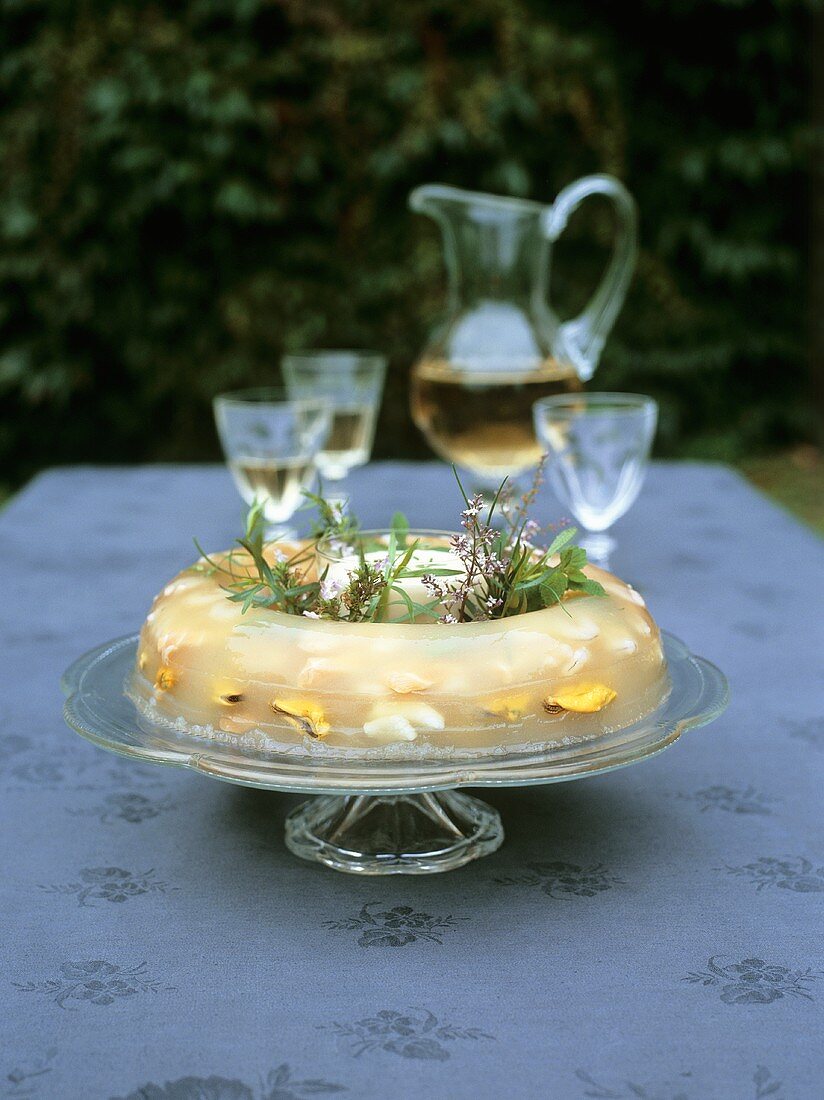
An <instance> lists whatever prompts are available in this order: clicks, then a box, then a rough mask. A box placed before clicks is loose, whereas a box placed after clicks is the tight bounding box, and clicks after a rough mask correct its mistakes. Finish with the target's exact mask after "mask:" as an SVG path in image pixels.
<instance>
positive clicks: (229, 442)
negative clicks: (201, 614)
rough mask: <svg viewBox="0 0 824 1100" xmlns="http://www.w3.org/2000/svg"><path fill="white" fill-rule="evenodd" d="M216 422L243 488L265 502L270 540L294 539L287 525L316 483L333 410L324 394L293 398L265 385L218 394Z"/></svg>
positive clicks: (249, 496) (246, 494)
mask: <svg viewBox="0 0 824 1100" xmlns="http://www.w3.org/2000/svg"><path fill="white" fill-rule="evenodd" d="M214 411H215V421H216V423H217V431H218V435H219V436H220V442H221V445H222V447H223V451H224V454H225V455H226V461H227V462H228V465H229V470H230V471H231V473H232V477H233V478H234V480H235V484H236V485H237V488H238V492H239V493H240V495H241V496H242V497H243V499H244V500H245V501H246V503H247V504H249V505H251V504H253V503H254V502H255V500H261V501H262V502H263V515H264V518H265V520H266V522H267V524H268V525H269V526H268V527H267V531H266V537H267V538H268V539H288V538H294V537H295V532H294V531H293V530H292V528H290V527H287V526H285V521H286V520H289V519H291V517H292V516H293V515H294V513H295V511H296V510H297V508H298V506H299V505H300V504H301V501H302V497H303V491H304V489H309V488H310V487H311V486H312V484H313V483H314V479H315V476H316V472H317V467H316V462H317V457H318V453H319V451H320V449H321V447H323V446H324V444H325V443H326V439H327V437H328V435H329V428H330V424H331V411H330V409H329V405H328V403H327V402H326V401H325V400H323V399H322V398H317V397H314V398H311V399H309V398H306V399H302V400H293V399H291V398H290V397H289V395H288V394H287V393H286V391H285V390H283V389H280V388H277V387H266V388H261V389H253V390H238V391H236V392H234V393H223V394H220V395H219V396H217V397H216V398H215V399H214Z"/></svg>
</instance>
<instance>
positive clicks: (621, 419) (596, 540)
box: [533, 393, 658, 569]
mask: <svg viewBox="0 0 824 1100" xmlns="http://www.w3.org/2000/svg"><path fill="white" fill-rule="evenodd" d="M533 416H534V419H535V431H536V434H537V436H538V438H539V439H540V440H541V441H542V442H543V443H544V445H545V446H546V448H547V450H548V452H549V459H550V461H549V464H548V475H549V478H550V482H551V484H552V487H553V489H554V490H555V492H556V494H557V495H558V497H559V498H560V499H561V500H562V501H563V502H564V504H565V505H566V506H567V507H568V508H569V509H570V511H571V512H572V514H573V515H574V516H575V518H576V519H577V520H578V522H579V523H580V524H581V526H582V527H583V528H584V530H585V532H586V534H585V535H584V537H583V538H582V539H581V540H580V542H581V545H582V546H583V547H584V549H585V550H586V551H587V556H588V557H589V559H590V560H591V561H592V562H594V564H595V565H600V566H601V567H602V568H604V569H609V557H610V554H611V553H612V551H613V550H614V549H615V540H614V539H613V538H611V537H610V536H609V535H608V534H607V533H606V532H607V531H608V530H609V528H610V527H611V526H612V524H613V523H614V522H615V520H616V519H618V518H619V517H620V516H622V515H624V513H625V512H627V511H628V510H629V508H630V507H631V506H632V505H633V504H634V503H635V500H636V498H637V496H638V493H639V492H640V491H641V485H642V484H643V481H644V474H645V472H646V464H647V460H648V459H649V453H650V448H651V446H652V440H653V437H654V436H655V426H656V424H657V422H658V405H657V403H656V401H655V400H654V399H653V398H652V397H645V396H644V395H642V394H634V393H579V394H568V395H565V396H558V397H547V398H545V399H544V400H543V401H536V403H535V405H534V406H533Z"/></svg>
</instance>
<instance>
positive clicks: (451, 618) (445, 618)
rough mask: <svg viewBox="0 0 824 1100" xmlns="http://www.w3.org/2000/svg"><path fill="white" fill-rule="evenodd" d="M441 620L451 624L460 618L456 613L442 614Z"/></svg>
mask: <svg viewBox="0 0 824 1100" xmlns="http://www.w3.org/2000/svg"><path fill="white" fill-rule="evenodd" d="M440 621H441V622H442V623H448V624H451V623H456V622H457V621H458V620H457V619H456V618H455V616H454V615H441V618H440Z"/></svg>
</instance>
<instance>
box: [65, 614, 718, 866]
mask: <svg viewBox="0 0 824 1100" xmlns="http://www.w3.org/2000/svg"><path fill="white" fill-rule="evenodd" d="M662 637H663V641H664V652H665V655H666V659H667V663H668V667H669V673H670V678H671V685H672V687H671V691H670V694H669V696H668V697H667V698H666V700H665V701H664V702H663V703H662V704H661V706H660V707H659V708H658V709H657V710H655V711H653V712H652V713H651V714H648V715H647V716H646V717H645V718H643V719H642V720H641V721H639V722H636V723H634V724H633V725H631V726H626V727H624V728H623V729H621V730H617V731H614V732H612V733H609V734H606V735H604V736H598V737H593V738H591V739H589V740H587V741H584V742H579V743H576V744H574V745H561V744H558V746H557V747H549V748H548V747H546V746H543V747H541V748H540V749H539V750H538V751H536V750H535V749H529V748H524V747H523V746H522V747H520V748H519V749H518V750H517V751H515V750H510V749H508V748H507V746H505V745H501V746H499V747H498V748H497V749H496V750H495V751H493V752H474V753H471V754H470V753H463V754H461V753H460V752H456V753H454V754H452V755H450V756H448V757H447V758H444V757H443V755H440V756H437V757H436V756H433V757H432V758H429V759H427V758H425V757H421V758H416V759H414V760H410V759H398V760H392V759H391V758H387V757H386V756H385V755H384V756H382V757H381V758H380V759H378V758H375V759H368V758H364V757H361V758H358V759H341V758H340V757H338V758H335V759H333V758H328V759H321V758H319V757H318V756H317V755H313V754H312V753H310V752H307V751H303V750H301V749H300V748H298V749H297V750H296V749H295V748H294V747H293V748H292V749H291V751H284V752H282V753H281V752H273V751H272V750H271V749H262V748H260V747H256V746H254V745H251V746H250V745H244V746H242V747H241V746H238V745H237V744H223V743H221V742H215V741H214V740H213V739H212V740H204V739H203V738H202V737H199V736H198V735H197V734H196V733H193V732H192V731H189V730H187V729H185V728H177V727H176V726H175V727H173V726H171V725H168V724H164V725H161V724H160V723H155V722H152V721H150V720H149V719H147V718H146V717H144V716H143V715H142V714H140V713H139V711H138V710H137V708H136V707H135V705H134V704H133V703H132V702H131V700H130V699H129V698H127V696H126V694H125V691H124V687H125V683H126V680H127V678H128V677H129V675H130V673H131V671H132V669H133V668H134V663H135V657H136V652H137V641H138V636H137V635H136V634H135V635H131V636H130V637H127V638H120V639H118V640H116V641H112V642H108V643H106V644H105V645H102V646H99V647H98V648H97V649H94V650H92V651H91V652H89V653H87V654H85V656H83V657H81V658H79V659H78V660H77V661H75V662H74V664H72V665H71V666H70V668H69V669H68V670H67V671H66V673H65V674H64V676H63V680H62V686H63V690H64V692H65V694H66V696H67V698H66V703H65V707H64V712H63V713H64V717H65V719H66V722H67V723H68V725H69V726H71V728H72V729H74V730H76V732H77V733H79V734H81V736H83V737H85V738H87V739H88V740H89V741H91V742H93V743H94V744H96V745H99V746H101V747H102V748H105V749H110V750H111V751H112V752H117V753H120V754H121V755H123V756H130V757H134V758H136V759H138V760H142V761H149V762H153V763H156V764H170V765H174V766H177V767H188V768H194V769H195V770H196V771H198V772H201V773H202V774H203V775H210V776H212V777H213V778H215V779H223V780H225V781H226V782H229V783H238V784H241V785H242V786H247V787H258V788H262V789H264V790H273V791H292V792H294V791H297V792H305V793H310V794H320V795H321V796H322V797H320V798H314V799H311V800H310V801H308V802H305V803H303V804H302V805H300V806H298V807H297V809H295V810H293V811H292V813H290V814H289V816H288V817H287V819H286V844H287V847H288V848H289V849H290V850H291V851H292V852H294V853H295V854H296V855H298V856H301V857H302V858H304V859H310V860H316V861H319V862H320V863H324V864H326V865H327V866H329V867H333V868H335V869H336V870H341V871H349V872H353V873H358V874H367V875H381V874H428V873H431V872H435V871H448V870H451V869H452V868H454V867H460V866H462V865H463V864H464V863H467V862H469V860H472V859H477V858H478V857H479V856H482V855H486V854H488V853H489V852H494V851H495V849H496V848H498V847H499V846H500V845H501V843H502V841H503V839H504V832H503V826H502V825H501V819H500V816H499V814H498V813H497V811H496V810H494V809H493V808H492V807H491V806H488V805H487V804H486V803H484V802H481V801H480V800H479V799H477V798H472V797H470V796H469V795H467V794H463V793H460V792H459V791H458V788H460V787H480V786H489V787H506V786H519V785H526V784H532V783H558V782H561V781H563V780H568V779H582V778H584V777H585V776H588V775H596V774H601V773H603V772H607V771H612V770H614V769H615V768H622V767H626V765H628V764H634V763H636V762H637V761H639V760H645V759H646V758H648V757H650V756H654V755H655V754H656V753H658V752H661V751H662V750H663V749H665V748H666V747H667V746H668V745H671V744H672V743H673V742H674V741H676V740H677V739H678V737H680V735H681V734H682V733H683V732H684V731H685V730H688V729H694V728H696V727H698V726H703V725H706V724H707V723H708V722H711V721H712V720H713V719H714V718H717V717H718V715H719V714H721V712H722V711H723V710H724V708H725V707H726V705H727V702H728V700H729V689H728V686H727V681H726V678H725V677H724V674H723V673H722V672H721V671H720V670H719V669H717V668H716V667H715V665H713V664H710V662H709V661H706V660H704V659H703V658H702V657H696V656H695V655H694V654H692V653H690V652H689V650H688V649H687V648H686V647H685V646H684V644H683V642H680V641H679V640H678V639H677V638H674V637H673V636H672V635H669V634H662ZM181 726H182V723H181Z"/></svg>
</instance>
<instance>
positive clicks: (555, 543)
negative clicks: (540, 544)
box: [547, 527, 578, 558]
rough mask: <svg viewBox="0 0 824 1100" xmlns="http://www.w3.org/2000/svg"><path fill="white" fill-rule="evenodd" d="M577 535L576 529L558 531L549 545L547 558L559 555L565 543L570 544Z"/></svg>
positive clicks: (569, 528) (567, 528)
mask: <svg viewBox="0 0 824 1100" xmlns="http://www.w3.org/2000/svg"><path fill="white" fill-rule="evenodd" d="M577 534H578V528H577V527H566V528H564V530H563V531H559V532H558V534H557V535H556V536H555V538H554V539H553V540H552V542H551V543H550V544H549V549H548V550H547V557H550V558H551V557H552V556H553V555H554V554H560V552H561V551H562V550H563V548H564V547H565V546H566V545H567V543H570V542H572V540H573V539H574V538H575V536H576V535H577Z"/></svg>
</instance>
